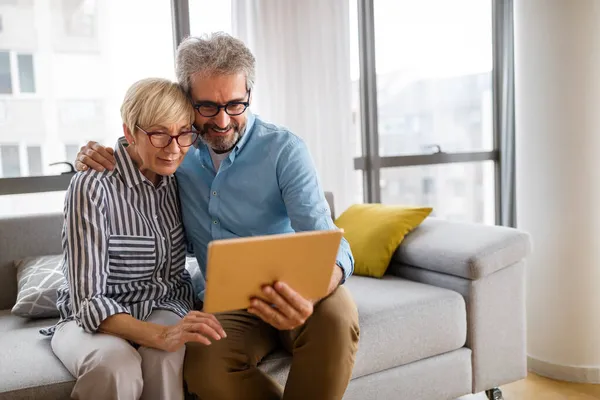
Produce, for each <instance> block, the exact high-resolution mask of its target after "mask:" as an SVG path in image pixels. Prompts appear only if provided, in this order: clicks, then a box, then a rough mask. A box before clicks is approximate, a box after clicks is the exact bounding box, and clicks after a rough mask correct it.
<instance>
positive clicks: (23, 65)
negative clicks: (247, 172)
mask: <svg viewBox="0 0 600 400" xmlns="http://www.w3.org/2000/svg"><path fill="white" fill-rule="evenodd" d="M17 68H18V70H19V89H20V92H21V93H35V75H34V72H33V56H32V55H31V54H19V55H18V56H17Z"/></svg>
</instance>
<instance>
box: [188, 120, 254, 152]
mask: <svg viewBox="0 0 600 400" xmlns="http://www.w3.org/2000/svg"><path fill="white" fill-rule="evenodd" d="M212 128H217V129H219V127H218V126H217V125H215V124H204V125H203V126H202V127H201V129H200V130H199V133H200V138H201V139H202V141H203V142H204V143H205V144H206V145H207V146H209V147H210V148H212V149H213V150H214V151H216V152H218V153H224V152H227V151H229V150H231V149H232V148H233V147H234V146H235V145H236V144H237V143H238V142H239V140H240V139H241V138H242V135H243V134H244V133H243V127H242V129H240V126H239V125H238V124H237V123H235V122H234V121H231V122H230V123H229V126H227V127H226V128H225V129H224V130H228V129H231V130H232V133H230V134H229V135H227V136H226V137H225V136H215V135H214V133H213V132H212V131H211V129H212ZM219 130H223V129H219Z"/></svg>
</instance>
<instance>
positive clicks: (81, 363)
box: [51, 310, 185, 398]
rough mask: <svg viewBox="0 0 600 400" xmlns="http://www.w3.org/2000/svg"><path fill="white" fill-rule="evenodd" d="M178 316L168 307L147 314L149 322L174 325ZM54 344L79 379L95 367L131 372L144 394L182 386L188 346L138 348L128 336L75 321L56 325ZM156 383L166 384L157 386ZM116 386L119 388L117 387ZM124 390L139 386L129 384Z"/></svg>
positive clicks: (110, 371)
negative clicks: (89, 330) (88, 329)
mask: <svg viewBox="0 0 600 400" xmlns="http://www.w3.org/2000/svg"><path fill="white" fill-rule="evenodd" d="M179 320H180V317H179V316H178V315H177V314H175V313H172V312H170V311H166V310H155V311H154V312H153V313H152V314H151V315H150V317H149V318H148V322H153V323H157V324H161V325H173V324H175V323H177V321H179ZM51 346H52V350H53V351H54V354H55V355H56V356H57V357H58V359H59V360H60V361H61V362H62V363H63V365H64V366H65V367H66V368H67V370H68V371H69V372H70V373H71V374H72V375H73V376H74V377H75V378H76V379H78V380H79V379H80V378H82V377H83V376H85V375H86V374H90V373H92V371H101V372H100V373H101V374H102V375H121V374H122V375H125V376H128V377H129V379H130V381H131V382H132V384H134V385H136V383H135V382H136V381H139V382H138V383H137V385H138V386H139V388H140V390H141V388H142V387H143V388H144V394H146V393H147V392H150V391H152V392H155V391H165V394H166V393H173V392H174V391H178V388H179V387H180V386H181V388H183V386H182V385H183V382H182V380H183V379H182V372H181V370H182V368H183V359H184V355H185V346H183V347H182V348H181V349H180V350H179V351H176V352H165V351H162V350H157V349H152V348H147V347H139V348H138V349H136V348H134V346H132V345H131V344H130V343H129V342H128V341H127V340H125V339H121V338H119V337H116V336H114V335H110V334H105V333H94V334H90V333H87V332H85V331H84V330H83V329H82V328H80V327H79V326H78V325H77V323H76V322H75V321H69V322H65V323H63V324H61V325H60V326H58V327H57V329H56V332H55V333H54V335H53V337H52V341H51ZM178 370H179V371H178ZM164 375H171V376H170V377H167V376H164ZM117 381H118V380H117ZM142 382H143V383H142ZM81 384H82V385H83V382H81ZM157 384H158V385H161V384H162V386H165V387H163V388H159V387H156V385H157ZM100 385H101V384H100ZM76 389H77V385H76ZM115 390H119V388H118V387H115ZM125 390H133V391H137V390H138V389H137V388H134V389H132V388H131V387H128V388H126V389H125ZM181 390H183V389H181ZM145 397H146V396H142V398H145Z"/></svg>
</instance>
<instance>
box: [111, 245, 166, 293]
mask: <svg viewBox="0 0 600 400" xmlns="http://www.w3.org/2000/svg"><path fill="white" fill-rule="evenodd" d="M108 266H109V269H110V273H109V275H108V278H107V283H108V284H113V285H115V284H122V283H130V282H134V281H145V280H150V279H151V278H152V276H153V274H154V271H155V269H156V243H155V241H154V237H149V236H126V235H112V236H110V238H109V239H108Z"/></svg>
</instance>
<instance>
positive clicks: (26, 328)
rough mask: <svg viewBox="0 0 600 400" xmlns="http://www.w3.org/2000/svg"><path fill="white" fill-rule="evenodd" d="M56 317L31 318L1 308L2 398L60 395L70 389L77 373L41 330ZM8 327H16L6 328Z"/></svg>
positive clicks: (49, 397) (54, 397) (0, 374)
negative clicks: (60, 358) (24, 317)
mask: <svg viewBox="0 0 600 400" xmlns="http://www.w3.org/2000/svg"><path fill="white" fill-rule="evenodd" d="M55 321H56V320H55V319H48V320H36V321H33V322H31V321H27V320H25V319H23V318H21V317H17V316H14V315H11V314H10V313H8V312H7V311H2V312H1V314H0V327H1V328H2V331H1V332H0V354H2V360H3V362H1V363H0V393H1V395H0V398H15V399H18V398H46V399H58V398H64V397H63V395H64V393H70V390H71V388H72V387H73V385H74V383H75V382H74V378H73V376H71V374H70V373H69V371H67V370H66V369H65V367H64V366H63V365H62V363H61V362H60V361H59V360H58V358H56V357H55V356H54V353H52V349H51V348H50V338H49V337H45V336H42V335H41V334H40V333H39V329H40V327H42V326H49V325H52V324H53V323H54V322H55ZM6 327H12V328H11V329H9V330H5V328H6ZM7 360H8V362H6V361H7ZM3 396H4V397H3Z"/></svg>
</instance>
